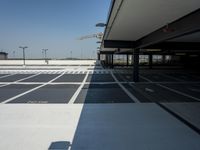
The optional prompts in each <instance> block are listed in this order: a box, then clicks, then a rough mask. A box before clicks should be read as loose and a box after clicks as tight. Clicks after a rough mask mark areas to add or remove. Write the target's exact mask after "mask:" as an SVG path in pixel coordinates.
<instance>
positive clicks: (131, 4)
mask: <svg viewBox="0 0 200 150" xmlns="http://www.w3.org/2000/svg"><path fill="white" fill-rule="evenodd" d="M199 6H200V2H199V1H198V0H191V1H186V0H184V1H182V0H175V1H162V0H154V1H150V2H149V3H148V4H147V3H146V1H145V0H134V1H133V0H113V1H112V2H111V7H110V12H109V16H108V21H107V24H106V28H105V32H104V37H103V41H102V44H101V47H100V51H99V55H100V57H99V59H100V60H102V62H103V63H104V65H105V66H110V67H111V68H113V67H114V60H113V59H114V58H115V57H116V56H117V55H124V57H125V60H126V61H125V62H126V66H128V65H133V81H134V82H138V81H139V61H140V59H139V58H140V57H141V56H140V55H145V56H147V58H148V62H147V64H148V65H149V68H152V64H153V58H154V55H159V56H160V57H161V58H160V60H161V64H166V62H167V60H173V61H171V62H175V63H179V64H181V65H182V66H184V67H189V68H191V66H193V67H194V68H195V66H197V65H199V64H200V61H199V58H200V43H199V42H200V41H199V39H200V38H199V37H200V33H199V32H200V24H199V20H200V9H199ZM131 57H132V58H131ZM166 59H167V60H166ZM173 64H174V63H173ZM173 64H172V65H173Z"/></svg>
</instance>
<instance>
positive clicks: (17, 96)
mask: <svg viewBox="0 0 200 150" xmlns="http://www.w3.org/2000/svg"><path fill="white" fill-rule="evenodd" d="M64 74H65V71H63V73H62V74H60V75H58V76H57V77H55V78H54V79H52V80H50V81H49V82H46V83H44V84H42V85H39V86H37V87H35V88H32V89H30V90H28V91H26V92H24V93H21V94H18V95H16V96H14V97H11V98H9V99H7V100H5V101H3V102H1V103H2V104H5V103H8V102H11V101H13V100H15V99H16V98H19V97H21V96H23V95H25V94H28V93H30V92H33V91H35V90H37V89H39V88H41V87H43V86H45V85H48V84H49V83H51V82H53V81H55V80H56V79H58V78H60V77H61V76H62V75H64Z"/></svg>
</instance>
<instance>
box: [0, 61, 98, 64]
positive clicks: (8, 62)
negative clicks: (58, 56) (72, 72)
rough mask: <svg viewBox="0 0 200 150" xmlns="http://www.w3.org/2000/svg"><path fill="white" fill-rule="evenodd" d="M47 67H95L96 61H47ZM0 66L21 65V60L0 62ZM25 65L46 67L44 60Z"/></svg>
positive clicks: (27, 62)
mask: <svg viewBox="0 0 200 150" xmlns="http://www.w3.org/2000/svg"><path fill="white" fill-rule="evenodd" d="M48 64H49V65H95V64H96V60H48ZM0 65H23V60H0ZM26 65H47V63H46V62H45V60H26Z"/></svg>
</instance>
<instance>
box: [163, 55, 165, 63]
mask: <svg viewBox="0 0 200 150" xmlns="http://www.w3.org/2000/svg"><path fill="white" fill-rule="evenodd" d="M162 64H165V55H162Z"/></svg>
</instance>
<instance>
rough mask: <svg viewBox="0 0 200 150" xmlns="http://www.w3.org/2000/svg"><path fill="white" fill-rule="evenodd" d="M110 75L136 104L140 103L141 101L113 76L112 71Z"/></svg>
mask: <svg viewBox="0 0 200 150" xmlns="http://www.w3.org/2000/svg"><path fill="white" fill-rule="evenodd" d="M110 74H111V75H112V77H113V79H114V80H115V82H117V84H118V85H119V86H120V87H121V89H122V90H123V91H124V92H125V93H126V94H127V95H128V96H129V97H130V98H131V99H132V100H133V101H134V102H135V103H140V101H139V100H138V99H137V98H136V97H135V96H134V95H132V94H131V93H130V92H129V91H128V90H127V89H126V88H125V87H124V86H123V85H122V84H121V83H120V82H119V81H118V79H117V78H116V77H115V75H114V74H113V72H112V71H110Z"/></svg>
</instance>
